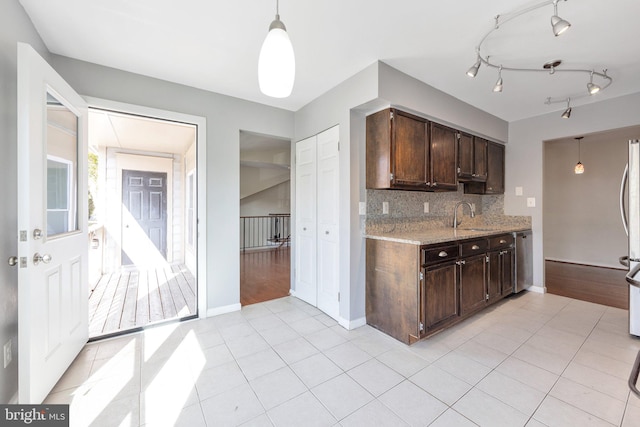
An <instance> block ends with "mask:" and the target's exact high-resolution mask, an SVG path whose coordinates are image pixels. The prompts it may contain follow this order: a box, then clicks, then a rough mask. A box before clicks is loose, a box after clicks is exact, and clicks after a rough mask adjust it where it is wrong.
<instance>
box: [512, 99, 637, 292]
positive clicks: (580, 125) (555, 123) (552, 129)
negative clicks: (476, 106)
mask: <svg viewBox="0 0 640 427" xmlns="http://www.w3.org/2000/svg"><path fill="white" fill-rule="evenodd" d="M561 113H562V111H555V112H553V113H549V114H545V115H542V116H538V117H533V118H530V119H526V120H519V121H516V122H511V123H510V124H509V145H508V147H507V151H506V165H505V169H506V177H505V185H506V192H505V201H504V202H505V213H506V214H508V215H530V216H531V222H532V228H533V284H534V286H537V287H539V288H538V290H541V288H542V287H544V250H543V241H544V235H543V223H542V221H543V220H542V218H543V204H544V200H543V170H544V165H543V141H547V140H552V139H559V138H566V137H573V136H576V135H585V134H589V133H594V132H602V131H606V130H611V129H618V128H623V127H628V126H634V125H638V124H640V93H635V94H631V95H626V96H622V97H619V98H614V99H610V100H605V101H600V102H594V103H592V104H588V105H584V106H579V107H573V112H572V113H571V119H568V120H567V119H562V118H561V117H560V114H561ZM618 173H619V172H618V171H616V172H615V175H616V176H617V175H618ZM516 186H521V187H523V193H524V195H523V196H516V195H515V191H514V189H515V187H516ZM527 197H534V198H535V199H536V206H535V207H534V208H528V207H527Z"/></svg>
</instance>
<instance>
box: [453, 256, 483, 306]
mask: <svg viewBox="0 0 640 427" xmlns="http://www.w3.org/2000/svg"><path fill="white" fill-rule="evenodd" d="M458 263H459V265H460V267H459V270H458V277H459V279H458V281H459V284H460V314H461V315H465V314H469V313H472V312H474V311H477V310H480V309H481V308H483V307H484V306H485V305H487V290H486V287H487V261H486V256H485V254H480V255H475V256H473V257H469V258H464V259H461V260H460V261H458Z"/></svg>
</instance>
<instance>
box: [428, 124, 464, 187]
mask: <svg viewBox="0 0 640 427" xmlns="http://www.w3.org/2000/svg"><path fill="white" fill-rule="evenodd" d="M457 134H458V133H457V132H456V131H455V130H454V129H451V128H448V127H446V126H442V125H440V124H438V123H431V163H430V166H431V180H430V181H431V188H432V189H433V190H457V189H458V169H457V167H456V159H457V156H456V152H457V146H458V137H457Z"/></svg>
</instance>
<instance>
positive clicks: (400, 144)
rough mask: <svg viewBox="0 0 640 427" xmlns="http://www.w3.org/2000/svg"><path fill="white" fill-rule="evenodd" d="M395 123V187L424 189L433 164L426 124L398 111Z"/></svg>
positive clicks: (393, 129) (392, 143)
mask: <svg viewBox="0 0 640 427" xmlns="http://www.w3.org/2000/svg"><path fill="white" fill-rule="evenodd" d="M391 120H392V123H391V129H392V142H391V159H392V161H391V165H392V166H391V173H392V174H393V179H392V181H391V187H395V188H412V189H417V188H421V189H424V188H425V187H426V183H427V181H428V179H427V173H428V171H427V165H428V164H429V145H428V143H427V141H428V138H427V126H426V121H425V120H424V119H422V120H421V119H420V118H418V117H414V116H411V115H409V114H406V113H403V112H401V111H398V110H395V111H394V114H393V118H392V119H391Z"/></svg>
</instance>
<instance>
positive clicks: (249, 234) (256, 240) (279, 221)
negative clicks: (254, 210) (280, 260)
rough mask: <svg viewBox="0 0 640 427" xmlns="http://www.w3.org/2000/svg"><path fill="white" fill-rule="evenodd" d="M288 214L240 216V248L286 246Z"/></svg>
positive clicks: (288, 235) (288, 238) (288, 230)
mask: <svg viewBox="0 0 640 427" xmlns="http://www.w3.org/2000/svg"><path fill="white" fill-rule="evenodd" d="M290 219H291V215H290V214H269V215H267V216H241V217H240V250H242V251H245V250H247V249H259V248H271V247H276V248H278V247H281V246H288V245H289V242H290V240H291V231H290V230H291V228H290V226H289V224H290Z"/></svg>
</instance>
